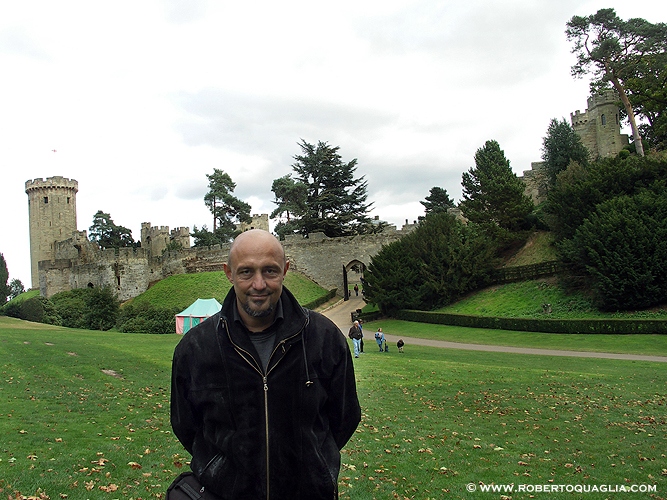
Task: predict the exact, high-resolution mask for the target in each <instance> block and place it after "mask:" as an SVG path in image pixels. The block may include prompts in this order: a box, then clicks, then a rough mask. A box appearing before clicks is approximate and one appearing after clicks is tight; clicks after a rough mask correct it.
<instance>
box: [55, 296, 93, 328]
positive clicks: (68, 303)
mask: <svg viewBox="0 0 667 500" xmlns="http://www.w3.org/2000/svg"><path fill="white" fill-rule="evenodd" d="M91 290H92V289H91V288H77V289H75V290H70V291H67V292H60V293H57V294H55V295H54V296H53V297H51V299H50V300H51V302H53V305H54V306H55V307H56V310H57V311H58V314H59V315H60V317H61V318H62V326H66V327H68V328H86V327H87V325H86V321H85V314H86V297H87V296H88V295H89V294H90V291H91Z"/></svg>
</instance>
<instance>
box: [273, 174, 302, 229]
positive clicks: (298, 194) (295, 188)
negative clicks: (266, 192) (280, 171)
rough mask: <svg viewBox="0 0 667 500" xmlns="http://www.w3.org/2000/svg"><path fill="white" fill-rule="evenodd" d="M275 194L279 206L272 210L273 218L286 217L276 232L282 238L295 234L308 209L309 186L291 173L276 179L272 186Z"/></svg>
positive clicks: (278, 225)
mask: <svg viewBox="0 0 667 500" xmlns="http://www.w3.org/2000/svg"><path fill="white" fill-rule="evenodd" d="M271 191H273V194H274V196H275V201H274V203H275V204H276V205H278V207H277V208H276V209H275V210H274V211H273V212H271V216H270V217H271V218H272V219H275V218H277V217H284V218H285V219H286V220H281V221H280V222H279V223H278V224H277V225H276V227H275V232H276V234H278V236H280V237H281V238H284V237H285V235H287V234H294V233H296V232H298V230H299V222H300V220H299V219H300V218H301V217H303V216H304V215H305V214H306V212H307V210H308V200H307V197H308V186H307V185H306V184H304V183H303V182H300V181H295V180H294V179H292V176H291V175H290V174H288V175H285V176H283V177H280V178H278V179H275V180H274V181H273V184H272V186H271Z"/></svg>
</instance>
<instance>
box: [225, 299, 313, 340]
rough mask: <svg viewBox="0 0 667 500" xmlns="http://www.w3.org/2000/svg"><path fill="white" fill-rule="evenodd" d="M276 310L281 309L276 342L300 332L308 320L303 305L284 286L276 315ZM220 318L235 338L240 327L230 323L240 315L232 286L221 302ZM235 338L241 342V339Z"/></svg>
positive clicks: (277, 319)
mask: <svg viewBox="0 0 667 500" xmlns="http://www.w3.org/2000/svg"><path fill="white" fill-rule="evenodd" d="M278 310H280V311H281V314H282V318H283V320H282V324H280V325H279V326H278V328H277V339H276V343H277V342H279V341H281V340H283V339H285V338H288V337H291V336H294V335H296V334H297V333H299V332H301V330H303V328H304V326H305V325H306V322H307V320H308V315H307V314H306V312H305V311H304V309H303V307H301V305H300V304H299V302H298V301H297V300H296V298H295V297H294V295H292V292H290V291H289V290H288V289H287V288H286V287H284V286H283V291H282V294H281V295H280V304H279V305H278V306H277V310H276V314H277V315H278ZM220 318H221V319H222V320H224V321H226V322H227V324H228V325H229V326H230V329H231V332H230V333H232V335H233V337H234V338H236V337H237V336H236V335H234V332H237V331H241V330H242V329H241V328H234V327H233V326H232V323H233V322H234V321H235V320H236V319H238V320H239V321H240V316H239V314H238V310H237V305H236V292H235V291H234V287H232V288H230V289H229V292H228V293H227V296H226V297H225V300H224V301H223V303H222V308H221V310H220ZM276 321H277V322H278V321H279V318H278V316H277V317H276ZM275 324H276V323H274V325H275ZM243 337H247V335H243ZM236 340H238V341H240V342H243V341H242V340H241V339H236Z"/></svg>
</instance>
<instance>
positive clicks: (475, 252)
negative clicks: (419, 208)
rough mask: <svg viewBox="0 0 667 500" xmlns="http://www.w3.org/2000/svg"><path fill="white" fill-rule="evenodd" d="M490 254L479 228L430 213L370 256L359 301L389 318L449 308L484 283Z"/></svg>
mask: <svg viewBox="0 0 667 500" xmlns="http://www.w3.org/2000/svg"><path fill="white" fill-rule="evenodd" d="M495 250H496V246H495V243H494V242H493V240H492V239H491V238H488V237H487V236H486V235H485V234H484V231H480V228H479V226H478V225H476V224H474V223H470V224H467V225H466V224H463V223H461V222H460V221H459V220H458V219H456V218H455V217H454V216H453V215H449V214H446V213H442V212H439V213H434V214H432V215H430V216H428V217H426V218H425V219H424V220H423V221H422V222H421V223H420V224H419V225H418V226H417V228H416V229H415V230H414V231H413V232H411V233H410V234H408V235H406V236H404V237H403V238H401V239H400V240H398V241H395V242H393V243H390V244H389V245H386V246H384V247H382V249H381V250H380V251H379V252H378V253H377V254H376V255H374V256H373V257H372V258H371V263H370V265H369V266H368V269H366V271H365V272H364V278H363V280H362V281H363V283H364V298H365V300H366V301H368V302H369V303H371V304H375V305H377V306H378V307H379V308H380V310H381V311H382V312H383V313H384V314H389V315H391V314H393V313H395V312H396V311H397V310H399V309H423V310H428V309H432V308H435V307H439V306H443V305H446V304H450V303H451V302H453V301H455V300H456V299H458V298H460V297H461V296H462V295H464V294H465V293H467V292H470V291H472V290H475V289H477V288H479V287H481V286H484V285H485V284H487V283H488V281H489V276H490V273H491V269H492V266H493V263H494V255H495Z"/></svg>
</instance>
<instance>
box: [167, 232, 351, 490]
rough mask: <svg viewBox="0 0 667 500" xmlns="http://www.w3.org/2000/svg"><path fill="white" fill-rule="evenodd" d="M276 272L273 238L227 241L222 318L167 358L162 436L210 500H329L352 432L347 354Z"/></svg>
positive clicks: (280, 266)
mask: <svg viewBox="0 0 667 500" xmlns="http://www.w3.org/2000/svg"><path fill="white" fill-rule="evenodd" d="M288 268H289V262H288V261H287V260H286V258H285V252H284V250H283V247H282V245H281V244H280V242H279V241H278V240H277V239H276V238H275V237H274V236H273V235H271V234H270V233H268V232H266V231H261V230H251V231H247V232H245V233H242V234H241V235H239V236H238V237H237V238H236V240H234V243H233V244H232V247H231V249H230V251H229V257H228V261H227V263H226V264H225V266H224V269H225V274H226V275H227V278H228V279H229V281H230V282H231V283H232V285H233V286H232V289H231V290H230V291H229V293H228V294H227V297H226V298H225V300H224V303H223V305H222V309H221V310H220V312H219V313H218V314H216V315H214V316H212V317H211V318H209V319H208V320H206V321H204V322H203V323H200V324H199V325H197V326H196V327H195V328H193V329H191V330H190V331H189V332H188V333H187V334H186V335H185V336H184V337H183V339H182V340H181V341H180V343H179V344H178V346H177V347H176V350H175V352H174V360H173V366H172V393H171V423H172V427H173V429H174V433H175V434H176V436H177V437H178V439H179V440H180V442H181V443H182V444H183V446H184V447H185V449H186V450H187V451H188V452H189V453H190V454H192V461H191V465H190V467H191V469H192V471H193V473H194V476H195V477H196V478H197V479H198V480H199V482H200V483H201V485H202V486H203V487H204V488H205V491H207V492H208V493H209V494H210V493H213V494H215V495H217V496H218V497H219V498H222V499H235V500H240V499H252V500H257V499H269V498H270V499H271V500H279V499H290V500H292V499H304V500H305V499H308V500H311V499H320V498H322V499H324V498H326V499H329V500H330V499H332V498H337V496H338V473H339V471H340V450H341V449H342V448H343V446H344V445H345V444H346V443H347V441H348V440H349V439H350V437H351V436H352V434H353V433H354V431H355V429H356V428H357V425H358V424H359V421H360V420H361V409H360V407H359V401H358V398H357V393H356V385H355V379H354V369H353V366H352V359H351V355H350V350H349V348H348V345H347V342H346V340H345V338H344V336H343V334H342V333H341V332H340V330H339V329H338V328H337V327H336V326H335V325H334V324H333V323H332V322H331V321H330V320H328V319H327V318H325V317H324V316H322V315H321V314H319V313H316V312H314V311H310V310H307V309H304V308H302V307H301V306H300V305H299V303H298V302H297V301H296V299H295V298H294V296H293V295H292V294H291V293H290V292H289V290H287V288H285V287H284V286H283V280H284V279H285V274H286V273H287V270H288Z"/></svg>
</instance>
